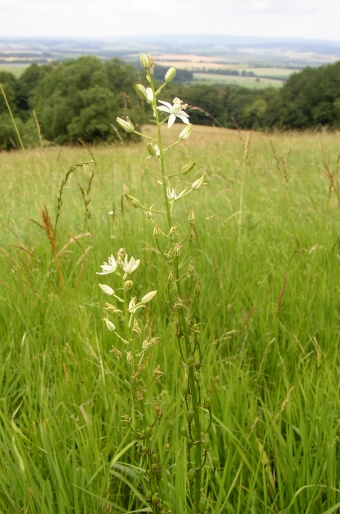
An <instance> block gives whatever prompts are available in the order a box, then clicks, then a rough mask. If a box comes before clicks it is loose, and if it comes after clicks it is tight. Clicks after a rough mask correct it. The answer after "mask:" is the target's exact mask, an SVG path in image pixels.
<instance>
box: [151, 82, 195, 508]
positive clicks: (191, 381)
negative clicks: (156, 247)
mask: <svg viewBox="0 0 340 514" xmlns="http://www.w3.org/2000/svg"><path fill="white" fill-rule="evenodd" d="M151 87H152V90H153V93H154V103H153V108H154V114H155V118H156V124H157V134H158V141H157V144H158V147H159V151H160V157H159V161H160V167H161V175H162V187H163V197H164V204H165V208H166V216H167V223H168V230H169V232H170V229H171V227H172V219H171V208H170V203H169V199H168V196H167V182H166V181H167V179H166V175H165V162H164V148H163V141H162V134H161V122H160V120H159V113H158V110H157V98H156V95H157V93H158V92H159V90H158V91H157V92H156V93H155V89H154V83H153V80H152V81H151ZM176 144H177V143H176ZM171 146H173V145H171ZM169 148H170V147H168V148H167V149H169ZM190 192H191V190H190V191H188V192H186V193H185V195H183V196H186V195H187V194H189V193H190ZM173 268H174V271H175V284H176V292H177V295H178V298H179V299H180V298H181V284H180V276H179V262H178V257H175V259H174V260H173ZM177 314H178V323H179V327H180V333H181V334H182V335H183V337H184V342H185V357H186V359H187V358H188V357H189V355H190V354H191V344H190V338H189V327H188V322H187V320H186V317H185V311H184V307H183V306H180V307H178V309H177ZM182 358H183V356H182ZM188 385H189V391H190V393H191V403H192V409H193V412H194V422H195V429H194V439H195V470H196V473H195V478H194V494H193V498H192V500H193V503H194V505H195V506H194V509H195V512H196V513H198V512H200V509H199V507H198V504H199V501H200V497H201V475H202V472H201V464H202V431H201V422H200V413H199V402H200V395H199V385H198V384H197V383H196V380H195V376H194V368H193V367H189V373H188Z"/></svg>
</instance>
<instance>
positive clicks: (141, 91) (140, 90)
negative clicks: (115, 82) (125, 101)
mask: <svg viewBox="0 0 340 514" xmlns="http://www.w3.org/2000/svg"><path fill="white" fill-rule="evenodd" d="M135 90H136V93H137V95H138V96H139V98H141V99H142V100H146V89H145V87H144V86H143V85H142V84H136V87H135Z"/></svg>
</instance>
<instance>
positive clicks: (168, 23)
mask: <svg viewBox="0 0 340 514" xmlns="http://www.w3.org/2000/svg"><path fill="white" fill-rule="evenodd" d="M339 18H340V2H339V0H327V2H323V3H321V2H320V0H284V1H283V0H243V1H242V0H214V1H211V0H185V1H183V0H143V1H141V0H95V1H94V0H1V3H0V19H1V28H2V30H1V32H2V35H3V36H20V35H22V36H52V37H57V36H65V37H70V36H83V37H115V36H123V35H132V34H133V35H137V34H148V33H149V34H159V33H164V34H180V33H182V34H190V33H196V34H198V33H205V34H209V33H210V34H226V35H260V36H274V37H275V36H280V37H285V36H286V37H301V38H304V37H305V38H319V39H322V38H324V39H335V40H339V39H340V38H339V31H338V23H337V20H338V19H339Z"/></svg>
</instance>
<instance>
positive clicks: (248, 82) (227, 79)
mask: <svg viewBox="0 0 340 514" xmlns="http://www.w3.org/2000/svg"><path fill="white" fill-rule="evenodd" d="M198 83H199V84H209V85H212V84H223V85H227V84H228V85H235V86H242V87H249V88H256V89H264V88H266V87H270V86H272V87H281V86H282V84H283V83H284V82H283V81H282V80H275V79H267V78H260V77H242V76H238V75H234V76H233V75H218V74H214V73H194V82H192V84H198Z"/></svg>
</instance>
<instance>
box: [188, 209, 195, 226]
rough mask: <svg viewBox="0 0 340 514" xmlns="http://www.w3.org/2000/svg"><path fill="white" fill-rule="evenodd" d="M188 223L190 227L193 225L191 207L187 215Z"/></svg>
mask: <svg viewBox="0 0 340 514" xmlns="http://www.w3.org/2000/svg"><path fill="white" fill-rule="evenodd" d="M188 222H189V223H190V225H193V224H194V223H195V213H194V211H193V210H192V208H191V207H190V210H189V214H188Z"/></svg>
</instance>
